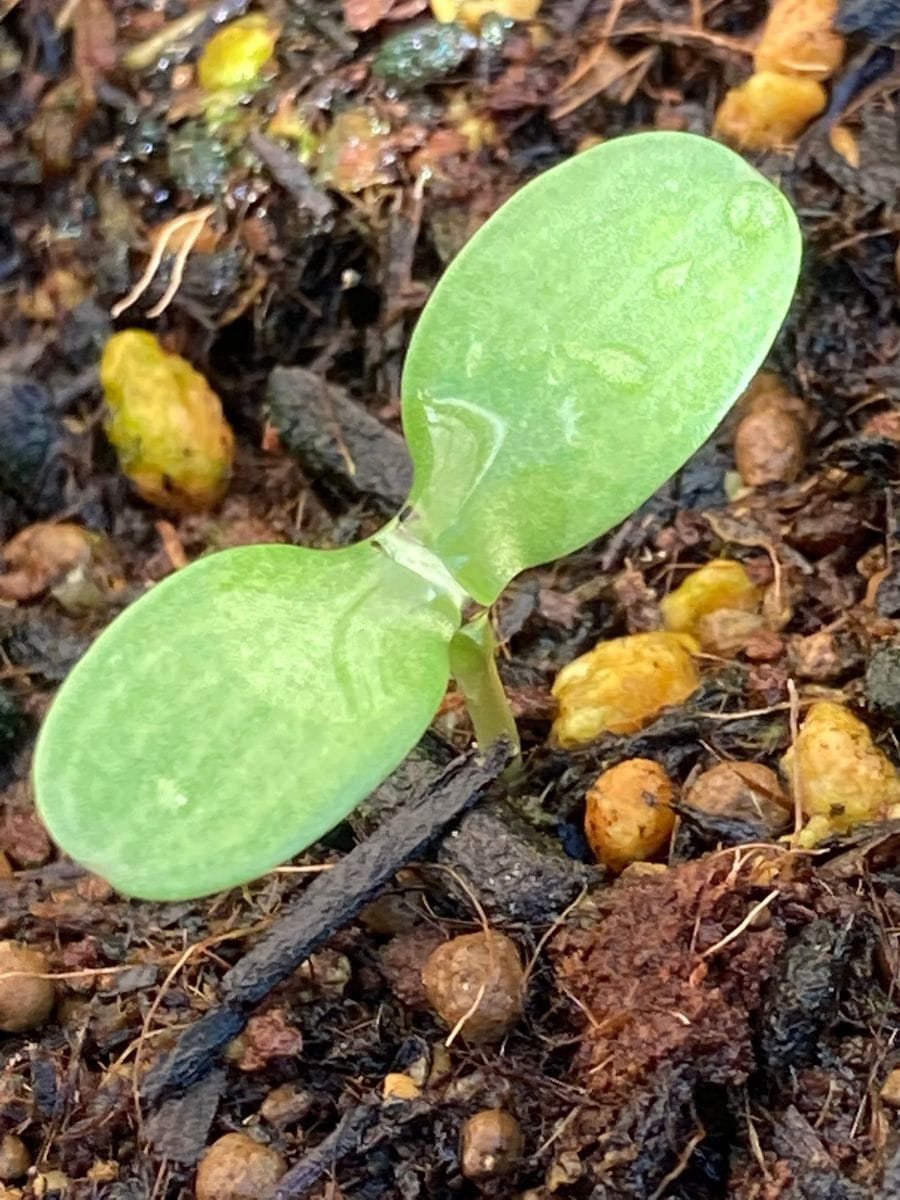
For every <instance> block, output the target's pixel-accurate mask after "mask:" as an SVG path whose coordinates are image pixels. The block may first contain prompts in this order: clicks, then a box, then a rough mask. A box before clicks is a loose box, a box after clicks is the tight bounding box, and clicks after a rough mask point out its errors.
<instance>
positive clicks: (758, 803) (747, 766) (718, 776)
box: [685, 762, 791, 833]
mask: <svg viewBox="0 0 900 1200" xmlns="http://www.w3.org/2000/svg"><path fill="white" fill-rule="evenodd" d="M685 803H687V804H689V805H690V806H691V808H696V809H699V810H700V811H701V812H705V813H710V814H712V815H713V816H721V817H731V818H733V819H734V820H738V821H752V822H760V821H761V822H762V823H763V824H764V825H765V826H766V828H767V829H769V830H771V832H772V833H780V832H781V831H782V830H783V829H786V828H787V826H788V825H789V824H790V819H791V814H790V808H789V803H790V802H789V801H788V798H787V797H786V796H785V794H784V792H783V791H782V788H781V784H780V783H779V781H778V776H777V775H776V774H775V772H774V771H772V770H770V768H769V767H764V766H763V765H762V763H754V762H730V763H718V764H717V765H716V766H714V767H710V769H709V770H708V771H704V772H703V774H702V775H698V777H697V779H696V780H695V781H694V783H693V784H692V785H691V787H690V788H689V789H688V792H687V794H686V795H685Z"/></svg>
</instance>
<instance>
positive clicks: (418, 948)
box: [378, 925, 444, 1008]
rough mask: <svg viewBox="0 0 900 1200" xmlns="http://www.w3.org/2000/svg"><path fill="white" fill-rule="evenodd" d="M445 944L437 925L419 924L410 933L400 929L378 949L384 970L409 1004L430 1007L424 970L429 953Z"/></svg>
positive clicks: (385, 975)
mask: <svg viewBox="0 0 900 1200" xmlns="http://www.w3.org/2000/svg"><path fill="white" fill-rule="evenodd" d="M443 944H444V939H443V938H442V937H441V935H440V932H439V931H438V930H437V929H435V928H434V927H433V926H431V925H420V926H419V927H418V928H417V929H413V930H411V931H410V932H409V933H400V934H398V935H397V936H396V937H394V938H391V940H390V941H389V942H388V944H387V945H386V946H384V947H382V949H381V950H380V951H379V954H378V958H379V962H380V966H381V973H382V974H383V975H384V977H385V979H386V980H387V981H388V983H389V984H390V987H391V991H392V992H393V993H394V995H395V996H396V997H397V999H398V1000H399V1001H400V1003H401V1004H403V1005H405V1007H406V1008H427V1007H428V997H427V996H426V995H425V985H424V983H423V982H422V970H423V968H424V966H425V964H426V962H427V961H428V957H429V955H430V954H431V953H432V952H433V951H434V950H436V949H437V947H438V946H442V945H443Z"/></svg>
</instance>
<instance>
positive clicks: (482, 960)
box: [422, 930, 525, 1044]
mask: <svg viewBox="0 0 900 1200" xmlns="http://www.w3.org/2000/svg"><path fill="white" fill-rule="evenodd" d="M524 978H525V977H524V973H523V971H522V963H521V961H520V959H519V951H518V949H517V948H516V944H515V942H514V941H512V939H511V938H508V937H507V936H506V935H505V934H503V933H497V932H496V931H495V930H491V931H489V932H488V933H467V934H463V935H462V936H461V937H455V938H452V939H451V940H450V941H449V942H444V943H443V944H442V945H440V946H438V948H437V949H436V950H434V951H433V952H432V953H431V954H430V955H429V957H428V961H427V962H426V963H425V966H424V967H423V968H422V983H423V984H424V987H425V994H426V996H427V997H428V1003H429V1004H430V1005H431V1007H432V1008H433V1009H434V1011H435V1012H436V1013H437V1014H438V1016H439V1017H440V1018H441V1020H442V1021H443V1022H444V1024H445V1025H447V1026H448V1028H450V1029H455V1028H456V1026H457V1025H459V1023H460V1022H461V1021H463V1019H465V1022H464V1024H463V1025H462V1028H461V1030H460V1036H461V1037H462V1038H463V1039H464V1040H465V1041H466V1042H469V1043H471V1044H475V1043H478V1042H499V1041H500V1040H501V1038H503V1037H505V1035H506V1034H507V1033H508V1032H509V1031H510V1029H512V1027H513V1025H515V1023H516V1021H518V1019H519V1017H520V1016H521V1015H522V1002H523V996H522V989H523V984H524ZM482 989H483V990H482ZM479 993H481V999H480V1001H478V1007H477V1008H475V1009H474V1011H472V1010H473V1005H474V1004H475V1002H476V1000H478V996H479Z"/></svg>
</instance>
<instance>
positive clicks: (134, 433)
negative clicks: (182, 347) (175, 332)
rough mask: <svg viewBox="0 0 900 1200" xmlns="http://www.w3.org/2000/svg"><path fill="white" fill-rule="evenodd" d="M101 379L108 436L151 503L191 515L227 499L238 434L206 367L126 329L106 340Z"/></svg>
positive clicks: (148, 336) (149, 336)
mask: <svg viewBox="0 0 900 1200" xmlns="http://www.w3.org/2000/svg"><path fill="white" fill-rule="evenodd" d="M100 382H101V383H102V385H103V392H104V395H105V397H106V404H107V408H108V410H109V414H108V417H107V421H106V433H107V437H108V438H109V440H110V441H111V442H112V444H113V446H114V447H115V448H116V450H117V451H118V455H119V462H120V463H121V466H122V470H123V471H124V472H125V474H126V475H127V476H128V478H129V479H130V480H131V482H132V483H133V484H134V486H135V487H136V488H137V490H138V492H139V493H140V494H141V496H143V498H144V499H145V500H148V501H149V502H150V503H151V504H157V505H159V506H160V507H161V508H165V509H170V510H172V511H174V512H190V511H196V510H202V509H205V508H210V507H212V506H213V505H215V504H217V503H218V502H219V501H220V500H221V499H222V498H223V496H224V495H225V492H226V490H227V488H228V481H229V478H230V476H231V463H232V457H233V453H234V435H233V434H232V432H231V428H230V426H229V425H228V423H227V421H226V420H225V418H224V416H223V415H222V405H221V403H220V402H219V397H218V396H217V395H216V393H215V392H214V391H213V390H212V388H211V387H210V386H209V384H208V383H207V382H206V380H205V379H204V377H203V376H202V375H201V374H200V372H199V371H195V370H194V368H193V367H192V366H191V364H190V363H189V362H187V360H186V359H184V358H182V357H181V356H180V355H178V354H170V353H168V351H166V350H164V349H163V347H162V346H161V345H160V343H159V342H158V341H157V339H156V338H155V337H154V336H153V334H152V333H147V332H146V331H145V330H142V329H126V330H123V331H122V332H121V333H116V334H113V336H112V337H111V338H110V339H109V341H108V342H107V343H106V347H105V349H104V351H103V357H102V359H101V362H100Z"/></svg>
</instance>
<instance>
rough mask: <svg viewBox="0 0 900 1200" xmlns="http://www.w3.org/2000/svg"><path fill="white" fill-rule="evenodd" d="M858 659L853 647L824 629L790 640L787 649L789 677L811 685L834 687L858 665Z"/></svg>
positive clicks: (857, 651)
mask: <svg viewBox="0 0 900 1200" xmlns="http://www.w3.org/2000/svg"><path fill="white" fill-rule="evenodd" d="M859 658H860V655H859V650H858V648H857V647H856V646H854V645H853V644H851V643H850V642H849V641H847V640H845V639H841V638H839V637H838V635H837V634H835V633H832V632H830V631H829V630H825V629H820V630H819V632H818V633H811V634H809V635H808V636H806V637H794V638H791V639H790V643H789V645H788V661H789V663H790V667H791V674H792V675H793V676H794V678H795V679H808V680H810V681H811V682H813V683H836V682H837V681H838V680H839V679H840V678H841V676H842V675H845V674H846V673H847V672H848V671H849V670H851V669H852V668H853V667H855V666H857V665H858V664H859Z"/></svg>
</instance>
